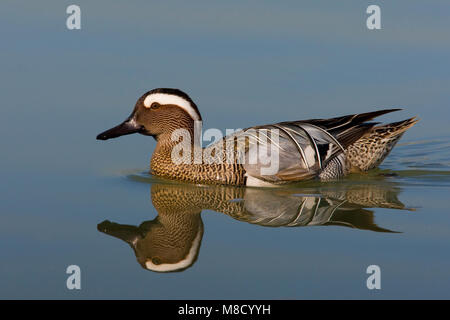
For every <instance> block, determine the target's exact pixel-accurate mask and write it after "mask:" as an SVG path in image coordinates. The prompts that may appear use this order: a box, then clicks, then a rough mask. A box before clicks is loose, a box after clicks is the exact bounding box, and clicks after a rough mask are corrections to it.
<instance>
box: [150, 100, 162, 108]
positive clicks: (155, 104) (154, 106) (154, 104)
mask: <svg viewBox="0 0 450 320" xmlns="http://www.w3.org/2000/svg"><path fill="white" fill-rule="evenodd" d="M159 107H161V105H160V104H159V103H158V102H153V103H152V105H151V106H150V108H151V109H158V108H159Z"/></svg>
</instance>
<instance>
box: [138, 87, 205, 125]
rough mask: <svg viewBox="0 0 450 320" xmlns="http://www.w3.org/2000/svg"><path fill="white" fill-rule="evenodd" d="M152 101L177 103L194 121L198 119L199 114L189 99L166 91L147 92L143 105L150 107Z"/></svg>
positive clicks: (162, 103)
mask: <svg viewBox="0 0 450 320" xmlns="http://www.w3.org/2000/svg"><path fill="white" fill-rule="evenodd" d="M154 102H157V103H159V104H161V105H164V104H173V105H177V106H179V107H180V108H182V109H183V110H184V111H186V112H187V113H188V114H189V115H190V116H191V118H192V119H193V120H194V121H199V120H200V115H199V114H198V112H197V110H195V109H194V108H193V107H192V105H191V103H190V102H189V101H187V100H186V99H183V98H182V97H179V96H176V95H172V94H167V93H153V94H149V95H148V96H147V97H146V98H145V100H144V107H146V108H150V107H151V105H152V104H153V103H154Z"/></svg>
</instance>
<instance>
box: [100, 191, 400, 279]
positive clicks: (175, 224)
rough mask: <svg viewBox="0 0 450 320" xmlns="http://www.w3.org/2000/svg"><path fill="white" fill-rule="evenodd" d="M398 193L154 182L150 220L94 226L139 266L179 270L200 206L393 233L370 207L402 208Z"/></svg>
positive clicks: (270, 222) (286, 222) (275, 223)
mask: <svg viewBox="0 0 450 320" xmlns="http://www.w3.org/2000/svg"><path fill="white" fill-rule="evenodd" d="M399 191H400V190H399V189H398V188H393V187H391V186H388V187H387V186H381V185H351V186H347V187H344V188H341V189H340V190H338V191H323V190H320V189H319V190H316V189H312V188H310V189H306V190H305V189H298V188H289V189H281V188H280V189H256V188H236V187H227V186H193V185H181V184H167V183H154V184H153V185H152V187H151V199H152V203H153V205H154V207H155V209H156V210H157V212H158V216H157V217H156V218H155V219H154V220H151V221H145V222H143V223H142V224H141V225H140V226H138V227H136V226H130V225H122V224H117V223H112V222H109V221H104V222H102V223H100V224H99V225H98V230H99V231H101V232H104V233H106V234H109V235H111V236H114V237H116V238H119V239H122V240H124V241H126V242H127V243H128V244H129V245H130V246H131V247H132V248H133V250H134V252H135V254H136V258H137V260H138V262H139V263H140V265H141V266H142V267H144V268H145V269H148V270H152V271H157V272H170V271H182V270H185V269H186V268H189V267H190V266H192V264H193V263H194V262H195V261H196V259H197V256H198V253H199V250H200V245H201V240H202V236H203V222H202V219H201V215H200V214H201V212H202V210H204V209H208V210H214V211H217V212H221V213H224V214H226V215H228V216H230V217H232V218H234V219H236V220H239V221H243V222H248V223H252V224H257V225H260V226H266V227H299V226H325V225H337V226H345V227H351V228H358V229H363V230H370V231H376V232H394V231H391V230H388V229H385V228H382V227H379V226H378V225H377V224H376V223H375V222H374V213H373V211H372V210H370V209H371V208H392V209H400V210H402V209H403V210H408V209H407V208H405V206H404V205H403V204H402V203H401V202H400V201H399V200H398V199H397V195H398V193H399Z"/></svg>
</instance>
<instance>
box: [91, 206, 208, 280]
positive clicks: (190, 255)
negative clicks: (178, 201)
mask: <svg viewBox="0 0 450 320" xmlns="http://www.w3.org/2000/svg"><path fill="white" fill-rule="evenodd" d="M174 218H175V219H174ZM98 230H99V231H101V232H104V233H106V234H108V235H111V236H114V237H116V238H119V239H122V240H124V241H125V242H127V243H128V244H129V245H130V246H131V247H132V248H133V250H134V253H135V255H136V259H137V261H138V262H139V264H140V265H141V266H142V267H143V268H145V269H148V270H151V271H156V272H175V271H182V270H184V269H187V268H189V267H190V266H192V265H193V264H194V262H195V261H196V259H197V256H198V253H199V250H200V244H201V241H202V237H203V223H202V221H201V218H200V213H195V214H194V213H191V214H189V213H182V214H181V215H178V216H177V217H174V216H169V217H162V216H161V215H160V216H158V217H157V218H156V219H154V220H152V221H146V222H144V223H142V224H141V225H140V226H139V227H135V226H130V225H121V224H117V223H111V222H109V221H104V222H102V223H100V224H99V225H98Z"/></svg>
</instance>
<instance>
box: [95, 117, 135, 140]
mask: <svg viewBox="0 0 450 320" xmlns="http://www.w3.org/2000/svg"><path fill="white" fill-rule="evenodd" d="M142 130H143V127H142V126H140V125H138V124H137V123H136V121H135V120H134V119H128V120H125V121H124V122H122V123H121V124H119V125H118V126H115V127H114V128H111V129H109V130H106V131H105V132H102V133H100V134H99V135H98V136H97V140H108V139H113V138H117V137H120V136H124V135H127V134H132V133H137V132H142Z"/></svg>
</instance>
